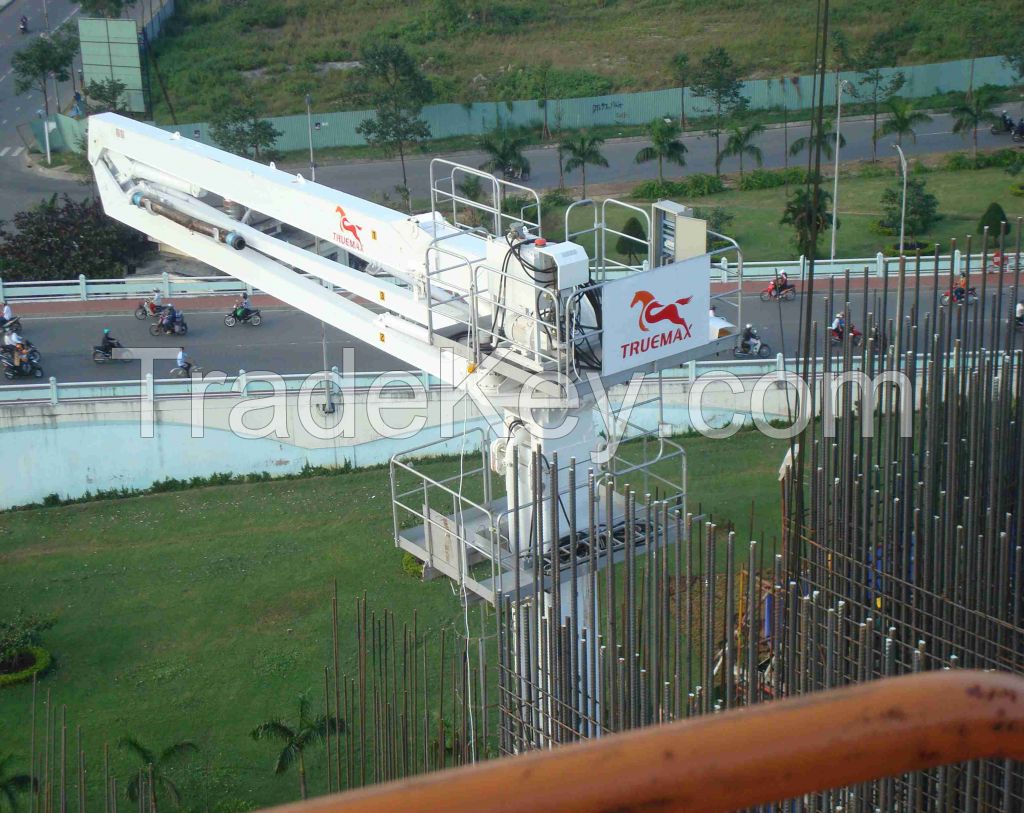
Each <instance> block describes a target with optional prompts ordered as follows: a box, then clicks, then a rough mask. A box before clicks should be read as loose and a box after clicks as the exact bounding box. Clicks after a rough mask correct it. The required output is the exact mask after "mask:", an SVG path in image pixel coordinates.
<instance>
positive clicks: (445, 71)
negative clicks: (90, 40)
mask: <svg viewBox="0 0 1024 813" xmlns="http://www.w3.org/2000/svg"><path fill="white" fill-rule="evenodd" d="M816 7H817V4H816V3H815V2H813V0H789V2H786V3H778V2H770V1H769V0H715V2H710V0H563V2H559V3H549V2H544V0H502V1H501V2H490V0H405V2H401V3H391V2H383V1H382V0H345V2H343V3H337V2H332V0H244V1H243V0H178V3H177V13H176V15H175V17H174V18H173V19H172V21H171V22H170V24H169V26H168V28H167V32H166V34H165V35H164V36H163V37H161V39H160V40H159V41H158V42H157V53H158V56H159V60H160V68H161V72H162V73H163V74H164V76H165V78H166V81H167V83H168V87H169V92H170V94H171V98H172V102H173V104H174V106H175V109H176V112H177V114H178V117H179V120H181V121H187V120H198V119H204V118H206V117H207V116H208V115H209V114H210V112H211V110H213V109H214V108H215V106H216V104H217V101H216V99H217V95H218V91H223V90H224V89H228V90H231V89H236V88H237V87H238V86H239V85H240V84H241V83H243V82H245V81H250V80H251V81H253V82H255V84H256V87H257V91H258V93H259V96H260V97H261V98H262V99H263V100H264V102H265V104H266V112H267V113H268V114H283V113H295V112H300V111H302V110H303V109H304V107H303V96H304V94H305V93H306V92H312V94H313V96H314V98H315V100H316V106H317V108H319V109H323V110H337V109H352V108H358V107H361V106H365V98H364V97H363V94H362V92H361V90H360V88H359V86H358V82H356V81H354V76H353V71H352V70H351V67H350V66H345V65H344V64H343V63H346V62H351V61H353V60H358V58H359V53H360V49H361V47H362V45H363V44H364V43H365V42H367V41H368V40H372V39H380V38H393V39H396V40H399V41H401V42H403V43H405V44H406V45H407V46H408V47H409V48H410V49H411V50H412V51H413V52H414V54H415V56H416V57H417V59H418V60H419V62H420V64H421V65H422V67H423V69H424V71H425V72H426V73H427V74H428V75H429V76H430V78H431V80H432V81H433V83H434V86H435V90H436V95H437V98H438V100H440V101H457V102H462V101H474V100H479V99H502V98H533V97H535V96H537V95H541V94H540V93H539V91H538V74H537V70H536V68H537V66H538V65H539V64H541V63H543V62H545V61H548V62H550V64H551V67H552V72H551V75H550V79H549V81H548V91H549V92H548V94H547V95H548V96H549V98H555V97H562V96H570V95H576V96H585V95H591V94H595V93H604V92H611V91H619V90H643V89H650V88H659V87H666V86H670V85H672V84H674V82H673V80H672V79H671V77H670V76H669V75H668V73H667V63H668V61H669V59H670V57H671V56H672V55H673V54H675V53H676V52H678V51H684V52H686V53H688V54H690V56H691V61H693V60H697V59H699V58H700V57H701V56H702V55H703V54H704V53H705V52H706V51H707V50H708V49H709V48H710V47H712V46H719V45H721V46H724V47H726V48H727V49H728V50H729V51H730V52H731V53H732V54H733V55H734V57H736V58H737V59H738V60H740V61H741V62H742V63H743V65H744V67H745V68H746V73H747V74H748V75H750V76H754V77H765V76H778V75H781V74H792V73H803V72H807V71H808V66H809V65H810V63H811V52H812V49H813V44H814V30H815V13H816ZM1019 13H1020V10H1019V5H1018V0H978V2H976V3H972V4H970V5H969V6H966V5H965V4H963V3H960V2H958V1H957V0H908V2H905V3H902V4H893V3H891V2H883V0H857V2H852V0H847V2H845V3H837V4H833V13H832V28H833V30H838V31H842V32H843V34H844V35H845V36H846V37H847V39H848V40H849V41H850V43H851V45H852V46H853V48H854V50H855V51H856V50H857V49H858V48H860V47H863V46H864V45H865V44H866V43H867V42H868V41H869V40H870V39H871V37H873V36H874V35H877V34H880V33H889V34H890V35H892V36H894V37H896V39H897V45H898V50H899V52H900V53H902V54H903V56H902V58H901V60H900V61H901V63H903V64H911V63H920V62H930V61H936V60H942V59H956V58H961V57H967V56H970V55H972V53H973V55H976V56H981V55H983V54H992V53H1000V52H1002V49H1003V47H1004V46H1005V43H1004V41H1003V32H1004V31H1005V30H1006V27H1007V25H1006V24H1007V23H1008V22H1010V21H1013V20H1015V19H1018V18H1019ZM968 31H969V32H974V34H973V36H971V37H970V38H968V37H967V35H965V32H968ZM161 104H162V102H161Z"/></svg>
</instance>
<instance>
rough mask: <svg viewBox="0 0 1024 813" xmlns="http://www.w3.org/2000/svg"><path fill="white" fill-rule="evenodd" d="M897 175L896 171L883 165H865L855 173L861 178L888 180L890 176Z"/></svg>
mask: <svg viewBox="0 0 1024 813" xmlns="http://www.w3.org/2000/svg"><path fill="white" fill-rule="evenodd" d="M896 174H898V170H896V169H893V168H892V167H887V166H885V164H865V165H864V166H863V167H861V169H860V172H858V173H857V175H858V176H860V177H861V178H888V177H889V176H890V175H896Z"/></svg>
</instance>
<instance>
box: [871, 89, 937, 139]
mask: <svg viewBox="0 0 1024 813" xmlns="http://www.w3.org/2000/svg"><path fill="white" fill-rule="evenodd" d="M887 104H888V105H889V118H888V119H887V120H886V122H885V124H883V125H882V126H881V127H879V128H878V136H879V137H880V136H885V135H894V136H896V143H897V144H899V145H900V146H903V136H910V140H911V141H915V142H916V141H917V136H916V135H915V134H914V128H915V127H917V126H918V125H920V124H927V123H928V122H930V121H931V120H932V117H931V116H929V115H928V114H927V113H922V112H921V111H920V110H914V106H913V105H912V104H911V103H910V102H909V101H908V100H907V99H901V98H900V97H899V96H893V97H892V98H891V99H889V101H888V102H887Z"/></svg>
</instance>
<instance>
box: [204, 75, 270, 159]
mask: <svg viewBox="0 0 1024 813" xmlns="http://www.w3.org/2000/svg"><path fill="white" fill-rule="evenodd" d="M260 110H261V106H260V103H259V102H258V101H257V100H256V96H255V94H254V93H253V92H252V91H251V90H249V89H246V90H245V91H243V92H242V93H241V94H240V95H239V96H236V97H233V98H225V99H223V100H222V101H221V103H220V104H218V105H217V113H216V114H215V115H214V116H213V118H212V120H211V121H210V135H211V136H213V140H214V141H216V142H217V143H218V144H219V145H220V146H221V147H222V148H223V149H225V150H227V151H228V152H233V153H234V154H235V155H242V156H245V157H246V158H252V159H254V160H256V161H263V160H268V161H269V160H273V157H274V155H275V152H274V145H275V144H276V143H277V139H279V138H280V137H281V131H280V130H278V129H277V128H276V127H275V126H274V125H273V124H271V123H270V122H269V121H267V120H266V119H264V118H263V117H262V116H261V115H260Z"/></svg>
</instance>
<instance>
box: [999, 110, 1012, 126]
mask: <svg viewBox="0 0 1024 813" xmlns="http://www.w3.org/2000/svg"><path fill="white" fill-rule="evenodd" d="M999 121H1000V122H1001V123H1002V125H1003V129H1005V130H1008V131H1012V130H1013V118H1012V117H1011V116H1010V114H1009V113H1007V112H1006V111H1005V110H1004V111H1003V112H1002V113H1000V114H999Z"/></svg>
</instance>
